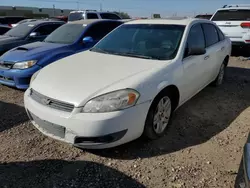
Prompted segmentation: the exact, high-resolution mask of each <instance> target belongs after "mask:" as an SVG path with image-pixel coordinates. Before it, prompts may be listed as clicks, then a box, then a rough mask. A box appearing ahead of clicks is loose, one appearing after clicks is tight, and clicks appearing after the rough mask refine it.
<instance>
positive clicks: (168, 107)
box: [143, 92, 174, 140]
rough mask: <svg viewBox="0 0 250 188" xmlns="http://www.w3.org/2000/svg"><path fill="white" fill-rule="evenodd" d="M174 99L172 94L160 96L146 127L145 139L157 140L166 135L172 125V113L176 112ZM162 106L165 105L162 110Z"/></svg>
mask: <svg viewBox="0 0 250 188" xmlns="http://www.w3.org/2000/svg"><path fill="white" fill-rule="evenodd" d="M172 99H173V98H172V96H171V94H170V93H168V92H163V93H162V94H159V95H158V96H157V97H156V99H155V100H154V101H153V103H152V105H151V107H150V109H149V112H148V115H147V118H146V122H145V126H144V132H143V136H144V137H146V138H147V139H150V140H155V139H158V138H160V137H162V136H163V135H164V134H165V132H166V130H167V128H168V127H169V125H170V123H171V119H172V113H173V110H174V109H173V103H172V101H173V100H172ZM164 102H165V103H164ZM161 105H163V106H162V107H164V108H161ZM162 110H163V111H162ZM156 122H158V123H156ZM163 122H166V123H163ZM160 124H161V125H160ZM159 127H161V128H159ZM157 130H158V131H157Z"/></svg>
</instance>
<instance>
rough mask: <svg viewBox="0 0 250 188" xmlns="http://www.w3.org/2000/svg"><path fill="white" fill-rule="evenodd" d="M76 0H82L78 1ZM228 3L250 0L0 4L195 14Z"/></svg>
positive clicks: (3, 2) (17, 0)
mask: <svg viewBox="0 0 250 188" xmlns="http://www.w3.org/2000/svg"><path fill="white" fill-rule="evenodd" d="M77 1H78V2H79V3H78V4H77ZM225 4H250V0H0V6H34V7H40V8H50V7H51V8H52V7H53V5H55V7H56V8H61V9H76V10H77V7H79V8H80V9H95V10H100V6H102V9H103V10H109V11H114V10H115V11H123V12H127V13H128V14H129V15H131V16H150V15H151V14H153V13H158V14H161V16H162V17H165V16H172V15H177V16H194V15H196V14H200V13H213V12H214V11H215V10H216V9H218V8H220V7H222V6H223V5H225Z"/></svg>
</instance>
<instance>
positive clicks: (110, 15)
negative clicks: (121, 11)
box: [100, 13, 121, 20]
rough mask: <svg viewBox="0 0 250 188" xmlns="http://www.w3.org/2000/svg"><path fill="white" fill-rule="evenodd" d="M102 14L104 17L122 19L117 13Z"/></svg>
mask: <svg viewBox="0 0 250 188" xmlns="http://www.w3.org/2000/svg"><path fill="white" fill-rule="evenodd" d="M100 15H101V17H102V19H111V20H120V19H121V18H120V17H119V16H117V15H116V14H111V13H101V14H100Z"/></svg>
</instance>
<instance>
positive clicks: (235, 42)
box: [232, 41, 250, 47]
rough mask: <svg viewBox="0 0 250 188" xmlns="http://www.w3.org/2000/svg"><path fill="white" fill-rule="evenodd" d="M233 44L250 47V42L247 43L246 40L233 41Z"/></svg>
mask: <svg viewBox="0 0 250 188" xmlns="http://www.w3.org/2000/svg"><path fill="white" fill-rule="evenodd" d="M232 46H239V47H240V46H242V47H244V46H249V47H250V43H246V42H237V41H232Z"/></svg>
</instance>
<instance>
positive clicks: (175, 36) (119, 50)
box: [91, 24, 185, 60]
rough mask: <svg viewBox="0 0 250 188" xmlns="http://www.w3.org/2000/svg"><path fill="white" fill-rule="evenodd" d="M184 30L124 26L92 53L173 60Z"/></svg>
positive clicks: (101, 42) (94, 48)
mask: <svg viewBox="0 0 250 188" xmlns="http://www.w3.org/2000/svg"><path fill="white" fill-rule="evenodd" d="M184 30H185V26H183V25H163V24H124V25H122V26H120V27H119V28H117V29H116V30H114V31H112V32H111V33H110V34H108V35H107V36H106V37H105V38H104V39H102V40H101V41H100V42H99V43H98V44H97V45H95V46H94V47H93V48H92V49H91V51H95V52H100V53H109V54H114V55H122V56H130V57H137V58H145V59H159V60H167V59H173V58H174V57H175V56H176V53H177V51H178V48H179V44H180V41H181V38H182V35H183V32H184Z"/></svg>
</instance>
